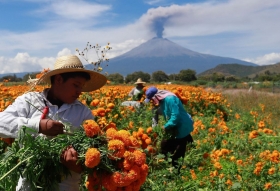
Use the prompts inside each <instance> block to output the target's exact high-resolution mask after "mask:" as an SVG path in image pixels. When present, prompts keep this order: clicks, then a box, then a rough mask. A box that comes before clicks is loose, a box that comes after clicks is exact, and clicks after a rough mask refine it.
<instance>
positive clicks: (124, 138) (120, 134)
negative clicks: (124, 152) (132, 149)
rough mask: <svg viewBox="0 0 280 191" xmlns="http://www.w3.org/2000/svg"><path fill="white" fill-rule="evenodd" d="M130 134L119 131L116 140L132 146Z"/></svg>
mask: <svg viewBox="0 0 280 191" xmlns="http://www.w3.org/2000/svg"><path fill="white" fill-rule="evenodd" d="M130 136H131V135H130V133H129V132H128V131H126V130H119V131H118V132H117V133H116V135H115V139H119V140H121V141H122V142H124V144H125V146H130Z"/></svg>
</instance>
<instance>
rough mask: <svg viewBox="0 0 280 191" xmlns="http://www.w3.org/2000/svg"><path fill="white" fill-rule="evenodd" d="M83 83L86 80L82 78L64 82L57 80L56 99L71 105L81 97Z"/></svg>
mask: <svg viewBox="0 0 280 191" xmlns="http://www.w3.org/2000/svg"><path fill="white" fill-rule="evenodd" d="M60 77H61V76H60ZM85 83H86V79H85V78H83V77H74V78H69V79H67V80H66V81H65V82H63V79H62V78H61V79H59V80H58V84H57V86H56V95H57V98H58V99H59V100H61V101H62V102H64V103H68V104H70V103H73V102H74V101H75V100H76V99H78V98H79V96H80V95H81V93H82V89H83V87H84V85H85Z"/></svg>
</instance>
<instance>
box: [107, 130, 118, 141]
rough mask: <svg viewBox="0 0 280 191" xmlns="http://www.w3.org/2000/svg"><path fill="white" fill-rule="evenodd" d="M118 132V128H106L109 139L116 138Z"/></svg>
mask: <svg viewBox="0 0 280 191" xmlns="http://www.w3.org/2000/svg"><path fill="white" fill-rule="evenodd" d="M116 134H117V130H116V129H114V128H109V129H107V130H106V137H107V139H109V140H111V139H114V138H115V136H116Z"/></svg>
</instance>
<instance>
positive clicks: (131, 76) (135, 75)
mask: <svg viewBox="0 0 280 191" xmlns="http://www.w3.org/2000/svg"><path fill="white" fill-rule="evenodd" d="M138 78H141V79H142V80H143V81H144V82H149V81H150V79H151V75H150V74H149V73H144V72H142V71H137V72H133V73H132V74H128V75H127V76H126V77H125V83H133V82H136V80H137V79H138Z"/></svg>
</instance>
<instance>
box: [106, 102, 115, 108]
mask: <svg viewBox="0 0 280 191" xmlns="http://www.w3.org/2000/svg"><path fill="white" fill-rule="evenodd" d="M107 107H108V108H110V109H113V108H114V107H115V104H113V103H108V105H107Z"/></svg>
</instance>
